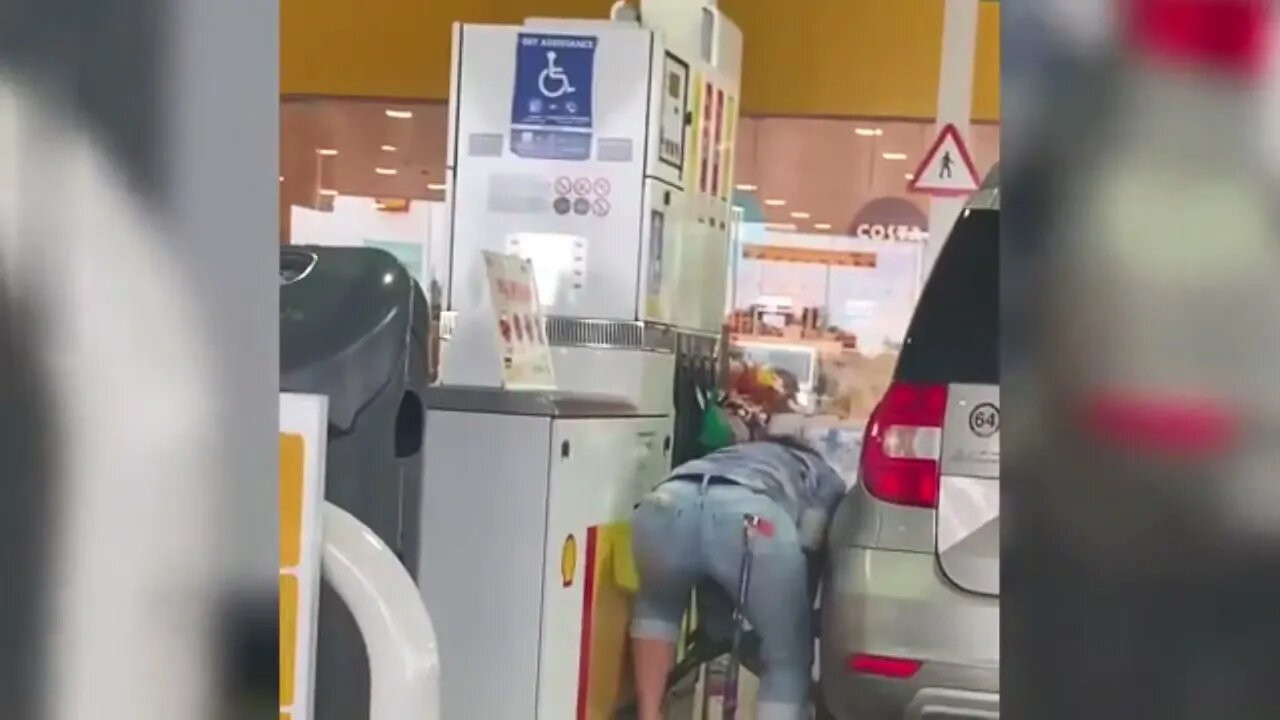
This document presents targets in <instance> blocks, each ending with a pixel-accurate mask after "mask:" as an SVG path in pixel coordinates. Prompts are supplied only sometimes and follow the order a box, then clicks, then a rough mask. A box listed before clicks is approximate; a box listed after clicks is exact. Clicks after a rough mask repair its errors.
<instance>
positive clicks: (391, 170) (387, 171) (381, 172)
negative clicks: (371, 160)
mask: <svg viewBox="0 0 1280 720" xmlns="http://www.w3.org/2000/svg"><path fill="white" fill-rule="evenodd" d="M373 171H374V172H376V173H378V174H379V175H395V174H396V173H397V172H399V171H398V170H396V169H395V168H383V167H380V168H374V169H373Z"/></svg>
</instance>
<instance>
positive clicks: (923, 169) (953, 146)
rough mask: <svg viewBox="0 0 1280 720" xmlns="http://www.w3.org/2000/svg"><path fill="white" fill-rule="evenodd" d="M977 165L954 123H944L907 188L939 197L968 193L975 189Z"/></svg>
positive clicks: (977, 181)
mask: <svg viewBox="0 0 1280 720" xmlns="http://www.w3.org/2000/svg"><path fill="white" fill-rule="evenodd" d="M978 184H979V180H978V168H977V167H975V166H974V164H973V158H972V156H970V155H969V148H967V147H965V144H964V138H962V137H960V131H959V130H958V129H957V128H956V126H955V125H952V124H951V123H947V124H946V125H943V126H942V129H941V130H939V131H938V138H937V139H936V140H934V141H933V145H932V146H931V147H930V148H929V152H927V153H925V155H924V160H922V161H921V162H920V166H919V167H917V168H916V172H915V175H914V176H913V177H912V178H911V182H910V184H908V185H907V189H908V190H910V191H911V192H918V193H923V194H925V195H936V196H939V197H954V196H956V195H968V194H969V193H971V192H973V191H975V190H977V189H978Z"/></svg>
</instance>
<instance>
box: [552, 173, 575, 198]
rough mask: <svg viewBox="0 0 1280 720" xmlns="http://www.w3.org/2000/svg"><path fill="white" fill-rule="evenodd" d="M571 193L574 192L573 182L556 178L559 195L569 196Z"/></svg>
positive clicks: (565, 178)
mask: <svg viewBox="0 0 1280 720" xmlns="http://www.w3.org/2000/svg"><path fill="white" fill-rule="evenodd" d="M571 192H573V180H570V179H569V178H567V177H558V178H556V194H557V195H568V194H569V193H571Z"/></svg>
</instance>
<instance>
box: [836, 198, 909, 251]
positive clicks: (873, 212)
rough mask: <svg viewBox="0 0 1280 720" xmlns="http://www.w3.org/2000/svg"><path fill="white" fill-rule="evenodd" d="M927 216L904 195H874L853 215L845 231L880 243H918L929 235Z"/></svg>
mask: <svg viewBox="0 0 1280 720" xmlns="http://www.w3.org/2000/svg"><path fill="white" fill-rule="evenodd" d="M928 228H929V218H928V216H927V215H925V214H924V211H922V210H921V209H920V208H919V207H917V206H916V204H915V203H913V202H911V201H910V200H907V199H905V198H898V197H884V198H876V199H875V200H872V201H871V202H869V203H867V204H866V205H863V206H862V209H860V210H858V212H857V213H855V214H854V218H853V223H852V224H851V225H850V227H849V234H850V235H852V236H854V237H856V238H860V239H863V240H876V241H880V242H921V241H923V240H925V239H926V238H927V237H929V229H928Z"/></svg>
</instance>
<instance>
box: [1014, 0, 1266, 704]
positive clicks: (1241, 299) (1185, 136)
mask: <svg viewBox="0 0 1280 720" xmlns="http://www.w3.org/2000/svg"><path fill="white" fill-rule="evenodd" d="M1110 9H1111V10H1112V12H1111V13H1110V14H1108V15H1103V14H1100V15H1098V17H1099V18H1103V17H1105V18H1106V20H1107V21H1109V22H1114V23H1116V25H1115V26H1114V27H1113V28H1110V29H1106V28H1100V29H1099V32H1098V33H1095V34H1093V35H1092V36H1091V37H1093V38H1094V39H1095V40H1096V39H1097V38H1112V39H1113V40H1114V41H1115V45H1114V46H1104V45H1101V44H1099V45H1098V46H1096V50H1097V51H1096V52H1094V53H1093V54H1091V55H1090V54H1087V53H1077V54H1076V55H1075V56H1074V57H1073V58H1072V61H1071V62H1069V63H1067V62H1063V63H1061V64H1058V65H1054V66H1052V67H1053V69H1054V72H1056V73H1058V75H1057V77H1054V78H1052V81H1050V79H1049V78H1046V79H1045V82H1042V83H1041V86H1040V87H1041V89H1040V90H1034V89H1032V88H1031V86H1029V85H1025V84H1024V85H1020V86H1019V90H1020V91H1022V92H1043V93H1044V94H1043V95H1042V96H1039V97H1031V98H1027V97H1023V98H1020V99H1018V101H1017V102H1015V103H1012V105H1013V106H1014V107H1017V108H1018V112H1016V113H1011V114H1008V115H1006V117H1005V123H1006V127H1007V128H1008V129H1009V132H1010V133H1013V134H1015V135H1016V136H1018V137H1020V138H1022V142H1020V143H1019V145H1018V147H1017V148H1016V150H1012V151H1011V150H1009V149H1008V148H1006V151H1007V152H1006V155H1005V157H1004V158H1002V160H1003V163H1002V166H1003V167H1004V168H1005V171H1006V183H1005V197H1004V208H1005V213H1004V221H1005V236H1006V238H1007V242H1006V244H1005V248H1006V259H1007V260H1008V262H1005V263H1003V265H1004V275H1003V278H1002V280H1003V283H1002V284H1003V286H1004V287H1003V291H1004V300H1003V303H1004V311H1005V321H1006V323H1007V324H1006V326H1005V327H1004V328H1002V330H1003V335H1004V338H1005V339H1004V348H1005V353H1006V360H1007V361H1006V362H1005V364H1004V366H1005V368H1006V370H1007V372H1006V373H1005V376H1004V378H1003V382H1004V384H1005V385H1006V392H1005V393H1004V397H1005V398H1006V404H1005V424H1004V428H1005V433H1004V437H1005V453H1004V471H1003V474H1004V475H1005V476H1007V477H1008V478H1009V481H1008V482H1006V483H1005V485H1004V489H1005V491H1006V493H1007V501H1006V503H1005V504H1006V505H1007V506H1008V508H1009V510H1008V512H1007V513H1006V514H1005V515H1006V517H1007V518H1008V522H1007V523H1006V525H1005V528H1006V533H1005V536H1004V538H1003V541H1004V542H1003V548H1004V572H1005V576H1006V583H1005V588H1006V593H1005V603H1004V606H1003V612H1004V623H1005V626H1006V630H1005V631H1004V632H1003V634H1004V637H1005V639H1006V640H1005V642H1006V643H1007V644H1008V645H1010V649H1009V650H1008V652H1007V653H1006V658H1007V660H1008V662H1006V663H1005V668H1006V670H1005V673H1006V675H1005V680H1004V682H1005V684H1006V688H1007V691H1006V692H1005V694H1004V700H1005V710H1006V712H1008V714H1009V715H1010V716H1011V717H1018V718H1021V717H1033V718H1037V720H1041V719H1044V720H1053V719H1055V718H1079V717H1090V718H1099V719H1105V718H1136V717H1152V718H1155V717H1159V718H1167V719H1169V720H1176V719H1179V718H1232V720H1246V719H1250V718H1275V717H1280V694H1278V693H1277V690H1276V689H1275V683H1274V681H1273V680H1272V678H1271V677H1270V676H1271V672H1270V669H1271V668H1274V660H1273V659H1272V658H1273V657H1274V653H1275V651H1276V648H1277V647H1280V625H1278V624H1277V623H1275V622H1274V620H1273V619H1272V615H1273V611H1274V607H1275V606H1276V603H1277V602H1280V584H1278V583H1277V582H1276V581H1275V571H1276V570H1277V569H1280V552H1277V551H1278V550H1280V483H1277V481H1276V479H1275V478H1276V468H1277V467H1280V442H1278V441H1280V437H1278V436H1280V432H1278V430H1280V424H1278V422H1277V421H1280V383H1277V382H1276V379H1275V372H1274V369H1275V368H1276V367H1277V366H1278V365H1280V284H1277V283H1276V281H1275V278H1276V275H1277V272H1278V271H1280V243H1277V241H1276V238H1277V237H1280V227H1278V221H1280V215H1278V214H1277V213H1276V210H1275V197H1276V195H1275V191H1276V169H1277V168H1276V167H1275V165H1274V163H1273V162H1272V160H1271V159H1270V156H1269V154H1268V148H1269V147H1272V146H1274V143H1275V141H1276V134H1277V130H1278V128H1277V127H1276V126H1275V124H1274V122H1273V121H1272V120H1270V119H1269V115H1268V113H1269V108H1268V105H1267V103H1268V95H1269V93H1272V92H1273V89H1274V86H1275V84H1276V82H1277V80H1278V79H1280V78H1278V77H1277V75H1276V73H1275V71H1274V68H1275V53H1274V49H1275V40H1274V36H1273V35H1274V29H1275V27H1276V14H1275V6H1274V4H1273V3H1269V2H1267V3H1264V2H1257V1H1254V0H1130V1H1129V2H1123V3H1113V4H1112V7H1111V8H1110ZM1050 17H1052V16H1050ZM1005 29H1006V31H1007V32H1009V33H1013V32H1016V31H1017V29H1016V28H1014V27H1007V26H1006V28H1005ZM1056 29H1061V28H1056ZM1073 36H1074V37H1079V36H1080V34H1079V33H1078V28H1077V29H1073ZM1051 87H1052V90H1049V88H1051ZM1027 122H1034V123H1037V125H1036V126H1028V125H1027V124H1026V123H1027ZM1264 668H1265V669H1264Z"/></svg>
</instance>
